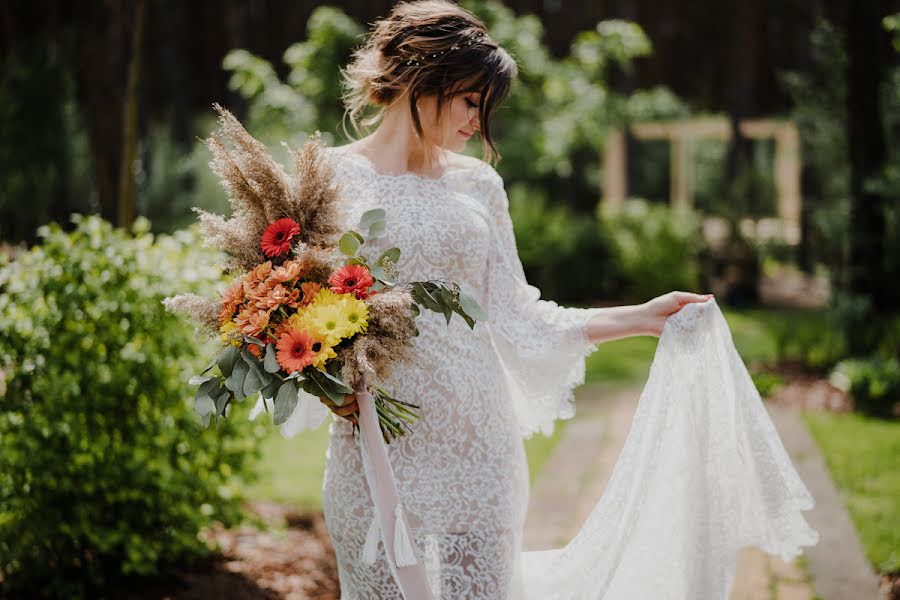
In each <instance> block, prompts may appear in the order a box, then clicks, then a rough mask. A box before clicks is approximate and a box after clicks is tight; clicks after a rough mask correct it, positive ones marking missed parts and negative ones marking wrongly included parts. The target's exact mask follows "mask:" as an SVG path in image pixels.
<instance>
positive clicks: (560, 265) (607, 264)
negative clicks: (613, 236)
mask: <svg viewBox="0 0 900 600" xmlns="http://www.w3.org/2000/svg"><path fill="white" fill-rule="evenodd" d="M509 212H510V216H511V217H512V221H513V228H514V229H515V233H516V246H517V248H518V251H519V257H520V258H521V259H522V266H523V267H524V269H525V275H526V277H527V278H528V282H529V283H531V284H532V285H534V286H536V287H538V288H539V289H540V290H541V293H542V297H543V298H548V299H553V300H556V301H558V302H584V301H586V300H587V301H591V300H594V299H597V298H609V297H611V296H613V297H614V296H616V295H617V294H618V292H619V290H620V289H621V280H620V277H619V270H618V268H617V266H616V263H615V251H614V249H613V247H612V241H611V240H610V239H609V237H608V236H607V237H604V236H601V235H599V234H598V230H597V225H596V222H595V220H594V219H593V217H591V216H575V215H574V214H573V213H572V211H571V210H569V208H568V207H567V206H565V204H556V205H550V204H549V203H548V202H547V200H546V198H545V197H544V195H543V193H542V191H541V190H539V189H533V188H532V187H531V186H529V185H526V184H523V183H515V184H512V185H511V186H510V188H509Z"/></svg>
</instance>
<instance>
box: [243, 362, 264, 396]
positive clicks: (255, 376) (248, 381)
mask: <svg viewBox="0 0 900 600" xmlns="http://www.w3.org/2000/svg"><path fill="white" fill-rule="evenodd" d="M265 384H266V382H265V381H263V380H262V378H261V377H260V376H259V372H257V371H256V370H255V369H254V368H253V367H250V371H249V372H248V373H247V377H245V378H244V387H243V390H244V395H243V397H242V399H243V398H246V397H247V396H249V395H250V394H255V393H256V392H258V391H260V390H261V389H263V386H264V385H265Z"/></svg>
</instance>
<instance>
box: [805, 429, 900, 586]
mask: <svg viewBox="0 0 900 600" xmlns="http://www.w3.org/2000/svg"><path fill="white" fill-rule="evenodd" d="M804 419H805V421H806V424H807V426H808V427H809V429H810V431H811V432H812V434H813V437H815V440H816V442H817V443H818V445H819V448H821V449H822V453H823V454H824V456H825V461H826V463H827V464H828V470H829V471H830V472H831V476H832V478H833V479H834V482H835V484H836V485H837V487H838V489H839V490H840V493H841V499H842V500H843V502H844V505H845V506H846V507H847V510H848V511H849V512H850V517H851V518H852V519H853V522H854V524H855V525H856V529H857V531H858V532H859V534H860V537H861V539H862V544H863V550H864V551H865V553H866V557H867V558H868V559H869V561H870V562H871V563H872V565H873V566H874V567H875V569H876V570H878V571H879V572H881V573H898V572H900V422H897V421H885V420H881V419H872V418H868V417H865V416H862V415H858V414H846V415H842V414H833V413H822V412H806V413H805V414H804Z"/></svg>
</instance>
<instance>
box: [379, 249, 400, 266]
mask: <svg viewBox="0 0 900 600" xmlns="http://www.w3.org/2000/svg"><path fill="white" fill-rule="evenodd" d="M385 258H386V259H388V260H389V261H391V262H392V263H394V264H395V265H396V264H397V262H399V260H400V248H388V249H387V250H385V251H384V252H382V253H381V256H379V257H378V260H376V261H375V264H376V265H379V266H383V263H382V261H383V260H384V259H385Z"/></svg>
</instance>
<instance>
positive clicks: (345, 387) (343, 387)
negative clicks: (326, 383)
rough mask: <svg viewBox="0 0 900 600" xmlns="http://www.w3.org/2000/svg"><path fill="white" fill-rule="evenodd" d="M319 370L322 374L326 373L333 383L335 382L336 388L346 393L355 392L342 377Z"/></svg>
mask: <svg viewBox="0 0 900 600" xmlns="http://www.w3.org/2000/svg"><path fill="white" fill-rule="evenodd" d="M318 372H319V373H321V374H322V375H324V376H325V377H326V378H328V379H329V380H330V381H331V382H332V383H334V384H335V385H336V386H337V387H336V389H337V390H338V391H340V392H343V393H345V394H352V393H353V388H351V387H350V386H349V385H347V384H346V383H344V381H343V380H342V379H341V378H340V377H337V376H335V375H332V374H331V373H329V372H328V371H323V370H318Z"/></svg>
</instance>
